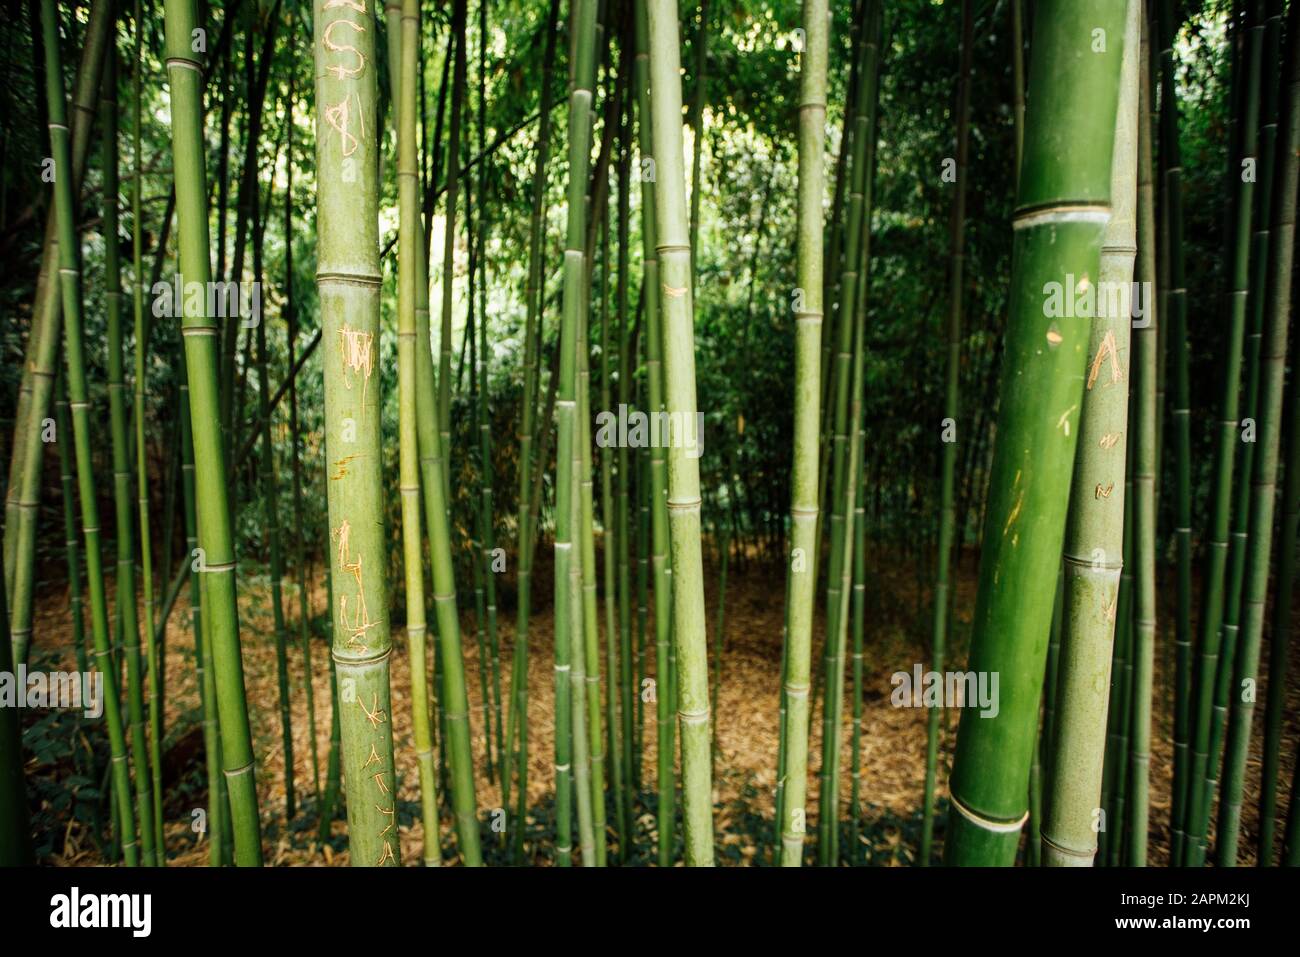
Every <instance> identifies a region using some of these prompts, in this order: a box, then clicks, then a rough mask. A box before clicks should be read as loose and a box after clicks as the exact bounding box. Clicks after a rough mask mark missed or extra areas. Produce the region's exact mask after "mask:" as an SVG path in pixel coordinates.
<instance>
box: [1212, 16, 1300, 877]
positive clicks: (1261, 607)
mask: <svg viewBox="0 0 1300 957" xmlns="http://www.w3.org/2000/svg"><path fill="white" fill-rule="evenodd" d="M1280 11H1281V6H1280V4H1272V5H1271V10H1270V12H1271V13H1280ZM1297 26H1300V14H1298V12H1297V10H1296V9H1295V8H1294V7H1293V8H1292V9H1291V10H1290V12H1289V13H1288V15H1287V27H1288V30H1287V35H1288V37H1289V39H1290V42H1289V43H1288V44H1287V53H1286V66H1285V68H1284V76H1285V77H1286V80H1285V83H1286V94H1287V97H1286V113H1285V129H1284V131H1283V135H1282V137H1281V140H1280V142H1281V143H1282V144H1284V148H1283V149H1281V150H1280V151H1279V152H1278V157H1279V159H1280V160H1281V163H1280V164H1279V169H1278V172H1279V173H1280V175H1279V177H1278V181H1277V185H1278V197H1277V198H1278V202H1277V203H1276V204H1275V205H1274V206H1273V208H1272V228H1271V230H1270V232H1271V234H1272V235H1271V238H1270V244H1269V264H1268V288H1267V290H1266V295H1267V298H1268V302H1269V307H1270V309H1269V323H1268V334H1267V336H1266V339H1265V343H1264V352H1263V363H1262V365H1261V369H1260V371H1261V373H1262V379H1261V385H1262V389H1261V392H1260V405H1259V459H1258V462H1257V468H1256V471H1255V476H1254V484H1253V493H1252V496H1251V500H1250V502H1251V508H1250V542H1251V549H1250V555H1249V556H1248V558H1247V568H1246V589H1245V599H1244V605H1243V615H1242V624H1243V630H1242V642H1241V651H1240V657H1239V658H1238V659H1237V665H1236V674H1235V678H1234V681H1233V685H1232V687H1233V698H1232V718H1231V723H1230V724H1229V726H1228V751H1227V754H1226V756H1225V769H1224V780H1223V794H1222V796H1221V798H1220V804H1219V824H1218V831H1217V841H1218V844H1217V857H1218V864H1219V866H1220V867H1234V866H1236V863H1237V846H1238V841H1239V835H1240V830H1241V802H1242V792H1243V790H1244V785H1245V773H1246V759H1247V755H1248V751H1249V746H1250V730H1251V720H1252V717H1253V714H1254V710H1255V695H1254V690H1253V689H1254V685H1255V682H1256V679H1257V674H1256V672H1257V671H1258V668H1259V648H1260V642H1261V638H1262V635H1263V630H1264V613H1265V601H1266V599H1267V597H1268V577H1269V576H1268V566H1269V558H1270V557H1271V554H1272V539H1273V511H1274V501H1275V491H1276V481H1277V463H1278V445H1279V437H1280V434H1281V428H1282V425H1281V419H1282V394H1283V389H1284V380H1285V371H1286V350H1287V338H1288V333H1289V331H1290V318H1291V270H1292V265H1293V260H1294V258H1295V217H1296V194H1297V174H1298V173H1300V50H1297V43H1296V29H1297ZM1286 634H1287V632H1285V631H1281V632H1275V633H1274V635H1273V641H1275V642H1277V641H1285V640H1286ZM1280 677H1281V676H1280V675H1279V676H1270V679H1271V680H1275V678H1280Z"/></svg>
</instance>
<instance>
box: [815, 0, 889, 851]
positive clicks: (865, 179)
mask: <svg viewBox="0 0 1300 957" xmlns="http://www.w3.org/2000/svg"><path fill="white" fill-rule="evenodd" d="M866 16H867V17H868V18H869V19H868V21H867V23H866V25H865V26H864V28H863V31H862V35H863V37H864V40H865V44H866V51H865V53H864V56H863V65H862V69H861V71H860V73H859V83H865V84H866V85H865V86H863V87H861V88H860V89H859V100H858V103H859V113H858V128H857V129H856V130H855V132H854V142H855V144H861V149H862V151H863V152H862V165H861V167H860V168H859V167H855V172H854V194H853V196H852V197H851V198H850V204H851V206H852V205H853V204H854V203H856V204H857V207H858V209H857V213H856V214H855V213H854V211H853V209H852V208H851V209H850V215H849V229H850V235H849V259H848V260H846V264H847V265H848V266H850V267H851V268H850V269H849V270H848V271H846V272H845V276H846V277H847V278H846V280H845V282H844V291H843V298H842V300H841V303H840V311H841V322H840V342H839V346H840V350H841V351H840V353H839V354H838V355H837V357H836V359H837V365H838V367H839V368H838V369H837V372H836V375H837V376H838V378H837V380H836V383H835V431H834V440H833V441H834V454H833V456H832V462H831V473H832V474H831V485H830V488H831V493H830V494H831V498H830V512H831V521H830V533H831V544H830V562H829V564H828V566H827V585H826V636H827V637H826V640H825V642H824V644H823V654H822V664H823V669H824V679H825V680H824V682H823V686H822V688H823V696H824V703H823V706H822V767H821V775H820V792H819V795H818V801H819V805H818V816H817V826H818V842H817V860H818V863H819V864H821V865H823V866H833V865H834V864H835V863H836V857H835V851H836V850H837V847H838V838H839V827H838V821H839V800H838V797H839V781H838V778H837V777H836V772H837V770H838V767H837V765H838V756H839V742H840V727H839V720H840V717H841V714H842V709H843V694H842V691H843V677H842V676H843V668H844V647H845V641H846V636H847V625H848V621H847V619H848V613H849V598H850V594H849V592H850V590H851V588H850V586H851V582H852V551H851V548H852V535H851V532H852V528H851V522H852V513H853V499H852V493H851V491H850V485H851V478H850V477H851V476H853V475H855V474H856V472H855V471H854V468H853V459H852V457H853V455H854V449H855V443H856V442H857V437H858V430H857V427H856V424H855V420H854V418H853V416H854V414H855V412H854V410H855V409H857V408H858V403H860V400H859V399H858V392H857V391H856V390H857V388H858V386H859V385H861V381H862V380H861V379H860V378H855V377H854V376H855V372H856V371H859V370H860V365H859V364H858V362H857V360H858V352H857V350H858V347H859V346H860V345H862V343H863V332H862V329H861V328H860V327H861V326H862V325H863V324H864V323H865V321H866V315H865V305H864V304H865V302H866V296H865V291H866V286H867V265H868V263H869V262H870V259H869V254H868V248H869V246H870V240H871V190H872V173H873V169H874V166H875V129H876V103H877V93H878V88H879V84H878V81H879V53H878V47H879V23H880V20H881V19H882V17H883V12H882V8H881V6H880V5H879V4H871V5H868V7H867V8H866ZM858 148H859V147H858V146H856V145H855V150H856V149H858ZM855 235H856V237H857V238H856V241H855V238H854V237H855ZM859 454H860V453H859ZM819 514H820V512H819Z"/></svg>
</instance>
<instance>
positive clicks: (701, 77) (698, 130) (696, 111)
mask: <svg viewBox="0 0 1300 957" xmlns="http://www.w3.org/2000/svg"><path fill="white" fill-rule="evenodd" d="M691 52H692V53H693V54H694V56H695V67H694V76H693V77H692V82H693V83H694V84H695V89H694V91H693V95H692V97H691V115H692V116H693V117H694V120H695V123H694V127H693V129H692V133H693V136H692V137H691V225H690V233H691V298H692V299H694V298H696V290H695V280H696V275H697V271H698V269H699V263H700V186H701V179H700V159H701V157H702V156H703V153H704V107H705V104H706V103H707V102H708V98H709V92H708V91H709V79H708V73H709V0H700V22H699V25H698V26H697V27H696V28H695V41H694V43H693V44H692V50H691Z"/></svg>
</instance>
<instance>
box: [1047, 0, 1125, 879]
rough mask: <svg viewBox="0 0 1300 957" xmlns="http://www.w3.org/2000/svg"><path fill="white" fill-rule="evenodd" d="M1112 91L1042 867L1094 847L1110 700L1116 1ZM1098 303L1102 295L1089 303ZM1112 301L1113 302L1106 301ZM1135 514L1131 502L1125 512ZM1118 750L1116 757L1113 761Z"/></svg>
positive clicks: (1118, 277)
mask: <svg viewBox="0 0 1300 957" xmlns="http://www.w3.org/2000/svg"><path fill="white" fill-rule="evenodd" d="M1127 8H1128V12H1127V14H1126V16H1125V21H1124V37H1123V44H1124V46H1123V51H1124V52H1123V63H1122V66H1121V67H1120V96H1119V103H1118V108H1117V113H1116V118H1115V134H1114V146H1113V151H1114V152H1113V154H1112V160H1111V181H1110V182H1111V186H1110V196H1111V210H1112V211H1111V217H1110V221H1109V222H1108V223H1107V225H1106V229H1105V233H1104V236H1103V239H1102V247H1101V270H1100V273H1099V279H1100V283H1099V287H1100V289H1101V290H1102V295H1103V296H1104V295H1105V291H1106V290H1108V289H1118V290H1119V295H1118V297H1117V299H1116V300H1115V301H1114V305H1117V306H1118V309H1116V310H1114V311H1113V312H1112V311H1111V308H1106V309H1104V310H1103V309H1099V310H1098V314H1097V315H1095V316H1094V317H1093V318H1092V323H1091V325H1092V331H1091V334H1090V341H1089V343H1088V351H1087V355H1088V365H1087V368H1086V379H1085V383H1084V393H1083V403H1082V410H1081V411H1080V415H1079V451H1078V454H1077V457H1076V460H1075V465H1074V480H1073V482H1072V484H1071V486H1070V501H1069V509H1070V512H1069V520H1068V522H1067V524H1066V531H1065V596H1064V608H1065V617H1064V628H1063V630H1062V634H1061V657H1060V665H1059V668H1060V671H1059V674H1058V677H1057V683H1056V695H1057V702H1056V705H1057V710H1058V713H1059V720H1058V721H1057V722H1055V724H1054V728H1053V734H1054V740H1053V741H1052V743H1051V749H1050V751H1049V753H1050V755H1051V758H1050V760H1049V761H1048V765H1049V767H1050V768H1051V781H1050V785H1049V788H1048V791H1047V802H1046V804H1047V806H1046V810H1045V818H1044V826H1043V830H1042V840H1043V861H1044V863H1045V864H1046V865H1048V866H1050V867H1088V866H1091V865H1092V862H1093V858H1094V856H1095V855H1096V853H1097V832H1098V826H1097V825H1098V823H1099V822H1098V821H1097V820H1096V818H1095V814H1094V809H1095V808H1096V807H1097V806H1098V800H1099V799H1100V796H1101V778H1102V769H1103V764H1104V759H1105V745H1106V716H1107V705H1108V700H1109V694H1108V683H1107V681H1106V680H1099V678H1098V676H1101V677H1102V679H1104V678H1106V677H1107V675H1108V671H1109V666H1110V659H1111V647H1112V642H1113V640H1114V634H1115V620H1114V617H1113V614H1112V612H1113V609H1114V608H1115V606H1116V604H1117V602H1118V597H1119V596H1118V592H1119V583H1120V574H1121V571H1122V567H1123V563H1122V560H1118V561H1117V559H1121V556H1122V554H1123V551H1124V515H1125V501H1126V496H1125V487H1126V484H1125V482H1126V475H1127V462H1126V452H1127V445H1126V443H1125V441H1123V439H1124V437H1125V436H1127V435H1128V431H1129V426H1128V405H1129V386H1128V380H1129V340H1130V327H1131V321H1130V318H1129V313H1130V295H1131V285H1132V282H1133V265H1134V258H1135V255H1136V252H1137V245H1136V243H1137V239H1136V231H1137V194H1136V189H1137V180H1136V176H1137V154H1138V142H1137V140H1138V128H1137V127H1138V90H1137V86H1138V81H1139V59H1140V52H1139V29H1140V28H1139V22H1140V20H1139V15H1140V4H1139V3H1138V2H1136V0H1130V2H1128V3H1127ZM1105 301H1106V300H1105V299H1104V298H1102V299H1101V300H1100V302H1102V303H1104V302H1105ZM1112 308H1113V307H1112ZM1135 511H1136V509H1135ZM1124 759H1125V756H1121V760H1124Z"/></svg>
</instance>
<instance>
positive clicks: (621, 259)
mask: <svg viewBox="0 0 1300 957" xmlns="http://www.w3.org/2000/svg"><path fill="white" fill-rule="evenodd" d="M630 46H632V44H631V43H627V42H626V39H625V41H624V45H623V47H622V55H623V56H627V55H628V54H629V53H631V52H632V51H631V50H629V49H628V47H630ZM625 93H626V100H625V102H624V106H623V111H622V114H621V120H620V122H621V127H620V130H619V144H620V153H619V165H618V264H617V270H618V273H617V274H618V285H617V292H616V296H617V309H618V322H619V341H618V344H617V347H616V348H617V352H616V356H615V359H616V362H615V363H614V365H615V366H616V367H617V374H618V401H619V404H620V405H623V406H625V407H626V406H628V405H629V404H630V403H631V400H632V377H633V374H634V371H635V366H636V356H635V352H636V334H635V332H634V331H633V329H632V316H631V314H630V313H629V311H628V287H629V285H630V282H629V274H628V269H629V268H630V267H629V258H630V249H631V239H630V233H631V226H630V223H631V218H632V217H631V199H632V183H631V175H632V169H631V163H632V150H633V142H632V111H633V109H634V106H633V103H634V99H633V98H634V96H635V91H634V90H633V87H632V84H631V83H629V84H627V87H626V91H625ZM612 348H613V347H612ZM609 371H610V372H611V373H612V372H613V371H614V370H613V366H611V368H610V369H609ZM604 401H605V408H606V409H609V408H610V405H609V401H610V400H609V399H608V398H606V399H605V400H604ZM631 467H632V464H631V461H630V456H629V455H628V450H627V445H626V443H620V444H619V447H618V453H617V472H616V475H617V482H618V491H617V496H618V498H617V502H616V503H615V505H614V510H615V511H614V526H613V528H614V547H615V550H616V552H617V573H616V578H617V582H616V591H615V593H614V594H615V598H614V601H615V605H616V606H617V618H618V665H619V671H618V679H617V680H618V704H617V706H616V709H615V710H613V713H612V714H611V720H612V717H613V715H615V714H616V715H617V716H618V718H619V720H620V727H619V734H620V736H621V738H622V742H621V745H622V746H621V750H620V752H619V757H620V758H621V760H622V765H623V768H622V781H623V795H622V798H621V800H622V805H621V807H622V823H621V828H622V839H621V840H620V843H619V854H620V857H621V858H622V860H623V862H624V863H626V862H627V860H628V857H629V856H630V854H631V852H632V844H633V841H634V839H635V829H634V825H633V822H632V806H633V802H634V800H635V798H636V783H635V782H636V777H637V772H636V771H635V770H634V766H633V755H634V753H635V752H636V745H635V743H634V739H633V735H634V733H635V731H634V728H633V723H634V720H635V717H634V714H633V710H634V706H633V703H632V700H633V695H634V694H635V693H636V690H635V689H636V685H635V684H634V678H633V663H632V601H633V596H632V579H631V569H630V556H631V551H630V547H629V541H628V539H629V535H630V534H631V524H630V514H629V512H628V508H629V495H630V485H631V480H632V476H631V473H630V471H629V469H630V468H631ZM607 527H608V526H607ZM608 587H609V582H608V580H607V581H606V588H608ZM614 680H615V678H614V671H613V664H612V663H611V665H610V682H611V687H612V685H613V682H614Z"/></svg>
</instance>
